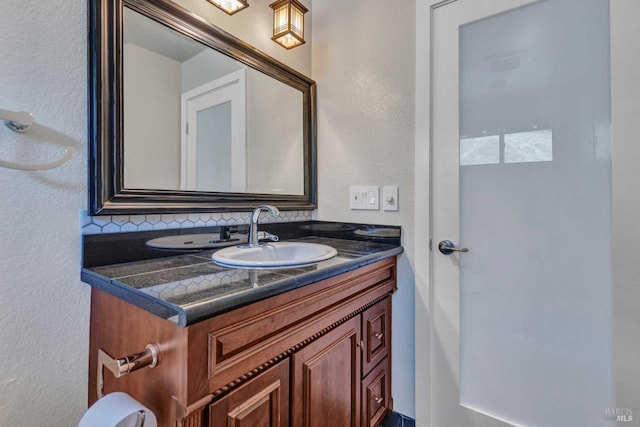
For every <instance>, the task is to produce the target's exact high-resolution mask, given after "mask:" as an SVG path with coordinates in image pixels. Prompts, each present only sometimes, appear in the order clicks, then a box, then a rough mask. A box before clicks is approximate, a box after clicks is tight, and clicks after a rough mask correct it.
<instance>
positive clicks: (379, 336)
mask: <svg viewBox="0 0 640 427" xmlns="http://www.w3.org/2000/svg"><path fill="white" fill-rule="evenodd" d="M362 335H363V341H364V357H363V361H362V376H363V377H364V376H366V375H367V374H368V373H369V371H371V369H373V367H374V366H376V365H377V364H378V363H380V361H381V360H382V359H384V358H385V357H386V356H387V354H388V353H389V347H390V346H391V298H385V299H384V300H382V301H380V302H379V303H377V304H375V305H374V306H373V307H370V308H369V309H367V310H366V311H365V312H364V313H362Z"/></svg>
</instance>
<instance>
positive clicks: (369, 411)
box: [362, 358, 391, 427]
mask: <svg viewBox="0 0 640 427" xmlns="http://www.w3.org/2000/svg"><path fill="white" fill-rule="evenodd" d="M389 372H390V369H389V360H388V359H386V358H385V359H383V360H382V362H380V364H379V365H377V366H376V367H375V368H373V370H372V371H371V372H370V373H369V375H367V376H366V377H365V379H364V380H362V426H363V427H377V426H378V425H380V422H382V420H383V419H384V417H385V416H386V415H387V408H389V400H390V398H391V376H390V374H389Z"/></svg>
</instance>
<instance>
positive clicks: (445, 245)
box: [438, 240, 469, 255]
mask: <svg viewBox="0 0 640 427" xmlns="http://www.w3.org/2000/svg"><path fill="white" fill-rule="evenodd" d="M438 250H439V251H440V252H441V253H442V254H444V255H451V254H452V253H454V252H469V249H468V248H456V245H454V244H453V242H452V241H451V240H443V241H442V242H440V243H438Z"/></svg>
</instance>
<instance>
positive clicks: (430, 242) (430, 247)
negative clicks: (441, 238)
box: [429, 239, 433, 252]
mask: <svg viewBox="0 0 640 427" xmlns="http://www.w3.org/2000/svg"><path fill="white" fill-rule="evenodd" d="M432 250H433V239H429V252H431V251H432Z"/></svg>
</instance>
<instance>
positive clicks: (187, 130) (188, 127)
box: [187, 122, 189, 135]
mask: <svg viewBox="0 0 640 427" xmlns="http://www.w3.org/2000/svg"><path fill="white" fill-rule="evenodd" d="M187 135H189V122H187Z"/></svg>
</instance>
